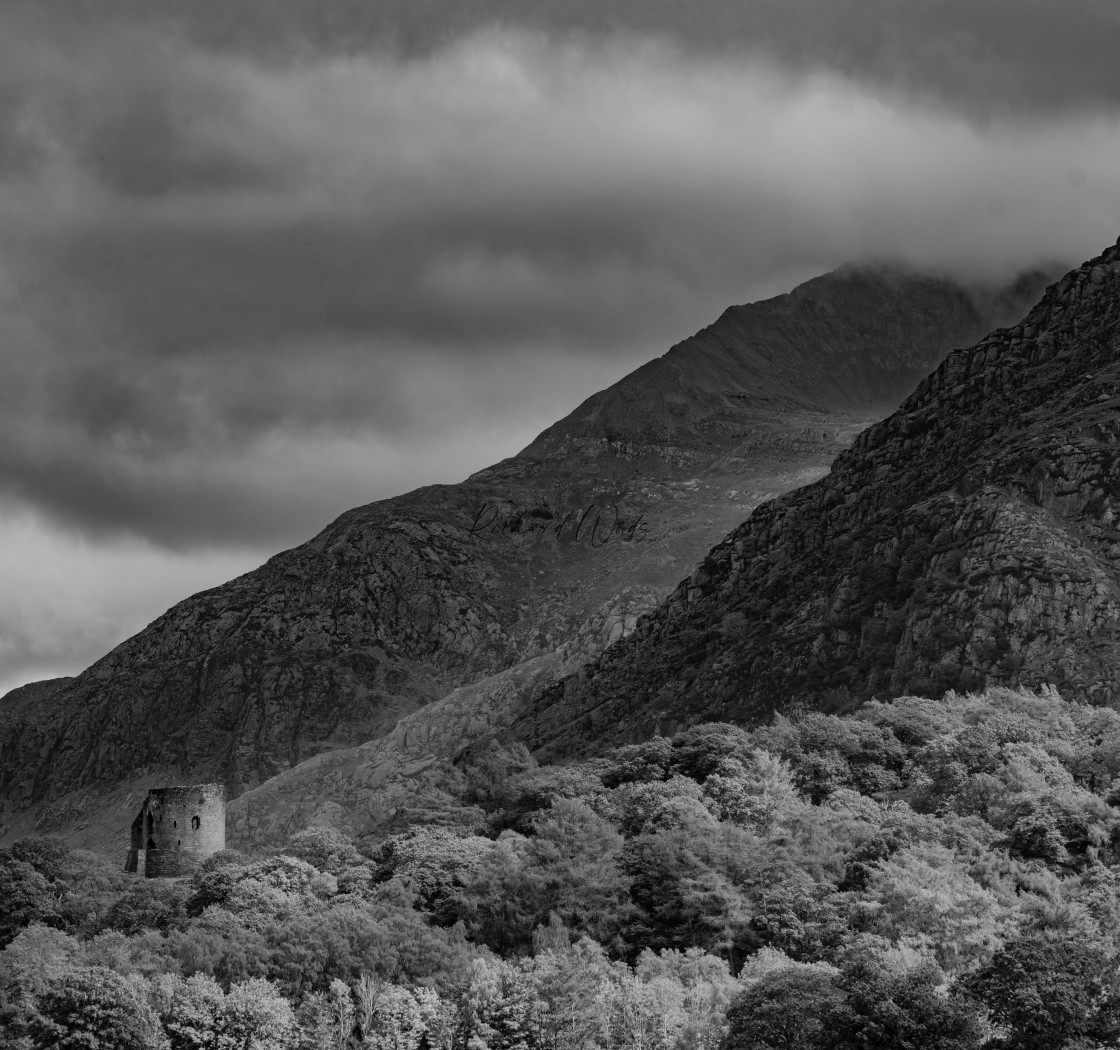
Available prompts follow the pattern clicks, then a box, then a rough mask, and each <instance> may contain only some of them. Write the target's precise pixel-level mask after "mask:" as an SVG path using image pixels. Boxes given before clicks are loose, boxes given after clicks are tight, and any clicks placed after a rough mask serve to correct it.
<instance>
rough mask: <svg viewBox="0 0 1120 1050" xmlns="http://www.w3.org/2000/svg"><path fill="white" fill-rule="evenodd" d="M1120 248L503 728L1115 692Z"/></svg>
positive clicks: (546, 736) (632, 733)
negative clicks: (928, 699) (910, 698)
mask: <svg viewBox="0 0 1120 1050" xmlns="http://www.w3.org/2000/svg"><path fill="white" fill-rule="evenodd" d="M1118 517H1120V247H1114V248H1110V249H1109V250H1108V251H1106V252H1105V253H1104V254H1103V255H1101V256H1100V257H1099V258H1096V259H1093V260H1092V261H1090V262H1088V263H1085V264H1084V265H1083V266H1081V267H1079V268H1078V269H1076V270H1074V271H1072V272H1071V273H1068V274H1067V275H1066V276H1065V277H1063V278H1062V279H1061V280H1060V281H1059V282H1058V283H1056V284H1054V285H1052V286H1051V287H1050V288H1049V289H1048V290H1047V292H1046V294H1045V295H1044V296H1043V298H1042V300H1041V301H1040V302H1039V303H1038V305H1037V306H1035V307H1034V309H1032V310H1031V311H1030V313H1029V314H1028V315H1027V317H1026V318H1025V319H1024V320H1023V321H1022V322H1021V323H1019V324H1016V325H1014V326H1013V327H1010V328H1003V329H999V330H997V331H995V332H993V333H992V334H990V335H989V336H987V337H986V338H984V339H982V340H981V341H980V342H978V343H977V344H976V345H974V346H971V347H969V348H967V349H961V350H957V351H955V352H953V353H952V354H950V355H949V356H948V358H947V359H946V360H945V361H944V362H943V363H942V364H941V365H940V367H938V368H937V370H936V371H935V372H934V373H933V374H932V375H930V376H929V377H928V378H927V379H925V380H923V382H922V383H921V384H920V385H919V386H918V388H917V390H916V391H915V392H914V393H913V394H912V395H911V396H910V397H909V398H908V399H907V400H906V401H905V402H904V403H903V405H902V406H901V407H900V408H899V409H898V411H897V412H895V413H894V414H892V415H891V416H890V417H888V418H887V419H885V420H883V421H882V422H880V423H878V424H876V425H875V426H872V427H871V428H869V429H868V430H866V431H865V432H864V433H863V434H861V435H860V436H859V438H858V439H857V440H856V441H855V443H854V445H853V447H852V448H851V449H850V450H848V451H846V452H844V453H843V454H842V455H841V456H839V457H838V458H837V460H836V462H835V463H834V465H833V467H832V470H831V472H830V473H829V474H828V475H827V476H826V477H824V478H822V479H821V480H820V481H818V482H816V483H814V484H812V485H809V486H807V487H805V488H802V489H799V490H797V491H795V492H791V493H788V494H786V495H784V496H782V497H779V498H778V499H775V500H773V501H771V502H768V503H766V504H764V505H763V506H760V507H759V508H757V509H756V510H755V511H754V513H753V514H752V515H751V516H750V518H749V519H748V520H747V521H746V522H744V523H743V524H742V525H741V526H740V527H739V528H737V529H736V530H735V531H733V532H732V533H731V534H730V535H729V536H728V537H727V538H726V539H725V540H724V541H723V542H722V543H720V544H718V545H717V546H715V547H714V548H713V549H712V550H711V552H710V553H709V555H708V556H707V557H706V558H705V559H704V561H703V562H702V564H700V565H699V566H698V567H697V568H696V569H695V571H694V572H693V573H692V575H691V576H690V577H689V578H688V579H686V580H683V581H682V582H681V583H680V584H679V585H678V586H677V588H676V589H675V591H674V592H673V594H672V595H671V596H670V598H669V599H668V600H667V601H666V602H665V603H664V604H663V605H662V606H661V607H660V608H659V609H658V610H657V611H656V612H655V613H653V614H652V615H650V616H649V617H647V618H644V619H643V620H641V621H640V622H639V624H638V626H637V629H636V630H635V631H634V632H633V634H632V635H631V636H630V637H629V638H627V639H626V640H624V641H620V642H619V643H618V644H616V645H614V646H612V647H611V648H609V649H608V650H607V651H606V652H605V653H603V654H602V656H601V657H599V658H598V659H597V660H596V661H595V662H594V663H593V664H591V665H590V666H588V667H586V668H584V669H583V670H581V671H580V673H579V674H578V675H576V676H573V677H569V678H568V679H566V680H565V681H563V682H561V683H558V684H557V685H555V686H553V687H551V688H550V689H548V690H546V691H545V692H544V693H543V695H541V696H540V697H538V698H537V700H536V702H535V703H534V705H533V707H532V710H531V711H529V712H527V713H526V714H525V715H524V716H523V717H522V718H521V719H520V720H519V721H518V722H517V723H516V724H515V725H514V726H513V728H512V730H511V734H512V735H513V736H516V737H518V738H519V739H524V740H525V741H526V742H527V743H529V744H530V745H531V746H533V747H534V748H536V749H538V750H540V751H542V752H543V753H545V754H553V755H555V754H563V753H571V752H584V751H588V750H595V749H598V748H600V747H604V746H607V745H609V744H612V743H617V742H619V741H622V740H627V739H638V738H642V737H647V736H649V735H651V734H653V733H655V732H663V733H669V732H672V731H673V730H674V729H676V728H679V727H681V726H683V725H687V724H690V723H693V722H697V721H709V720H726V721H732V722H752V721H757V720H759V719H761V718H764V717H765V716H767V715H768V714H769V713H770V712H772V711H775V710H778V711H782V710H789V709H791V708H796V707H799V706H803V705H807V706H812V707H823V708H826V709H833V710H842V709H847V708H850V707H853V706H854V705H856V704H857V703H858V702H859V701H862V700H865V699H868V698H870V697H873V696H878V697H880V698H887V697H893V696H898V695H903V694H920V695H926V696H939V695H941V693H943V692H944V691H946V690H948V689H958V690H971V689H977V688H980V687H981V686H984V685H985V684H989V685H990V684H1006V685H1027V686H1035V685H1041V684H1043V683H1049V684H1052V685H1054V686H1056V687H1057V688H1058V689H1059V690H1060V691H1061V693H1062V695H1063V696H1065V697H1067V698H1070V699H1074V698H1076V699H1083V700H1088V701H1092V702H1095V703H1102V704H1114V703H1116V702H1117V701H1118V700H1120V684H1118V683H1120V522H1118V520H1117V519H1118Z"/></svg>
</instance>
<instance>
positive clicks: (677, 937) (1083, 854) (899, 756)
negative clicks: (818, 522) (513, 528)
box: [0, 690, 1120, 1050]
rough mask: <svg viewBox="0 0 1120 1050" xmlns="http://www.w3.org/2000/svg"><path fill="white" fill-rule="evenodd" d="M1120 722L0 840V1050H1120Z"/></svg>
mask: <svg viewBox="0 0 1120 1050" xmlns="http://www.w3.org/2000/svg"><path fill="white" fill-rule="evenodd" d="M1114 803H1116V804H1118V805H1120V715H1118V714H1117V713H1115V712H1112V711H1108V710H1101V709H1096V708H1089V707H1083V706H1078V705H1074V704H1067V703H1064V702H1063V701H1062V700H1060V699H1059V698H1058V697H1057V695H1055V694H1053V693H1044V694H1042V695H1038V696H1036V695H1033V694H1025V693H1017V692H1012V691H1008V690H992V691H990V692H988V693H985V694H983V695H980V696H968V697H960V696H955V695H953V694H950V695H949V696H947V697H945V698H944V699H942V700H939V701H930V700H924V699H915V698H905V699H901V700H897V701H894V702H893V703H890V704H880V703H871V704H868V705H866V706H865V707H864V708H862V709H861V710H860V711H859V712H858V713H856V714H855V715H852V716H846V717H842V718H837V717H832V716H825V715H820V714H807V715H804V716H802V717H799V718H796V719H782V718H780V719H777V720H776V721H775V722H774V723H773V724H772V725H769V726H766V727H762V728H759V729H756V730H754V731H751V732H747V731H744V730H741V729H738V728H735V727H732V726H726V725H705V726H698V727H695V728H693V729H690V730H688V731H686V732H684V733H681V734H679V735H678V736H677V737H675V738H673V739H672V740H667V739H660V738H659V739H656V740H653V741H650V742H648V743H646V744H641V745H635V746H631V747H625V748H621V749H619V750H618V751H616V752H614V753H613V754H611V755H609V756H608V757H606V758H604V759H598V760H595V761H591V762H584V763H580V764H575V765H568V766H556V767H537V766H536V764H535V763H534V762H533V761H532V759H531V758H530V757H529V756H528V755H527V754H526V753H525V752H524V750H523V749H509V750H503V749H501V748H498V747H496V746H492V747H490V748H488V749H485V750H481V751H479V752H478V753H475V754H472V755H470V756H469V757H467V758H464V760H463V761H462V762H461V764H460V766H459V768H458V770H457V774H456V778H453V782H449V783H448V784H447V785H446V791H442V792H438V793H434V794H432V795H431V796H430V797H427V798H424V799H422V800H420V802H419V803H418V804H417V807H416V809H415V810H414V811H413V812H411V813H410V814H407V815H402V822H403V824H405V825H407V826H402V827H401V828H399V829H397V830H396V831H395V832H394V833H392V834H389V835H388V836H386V837H384V838H382V839H380V840H378V841H369V842H360V843H353V842H351V841H350V840H349V839H347V838H346V837H345V836H344V835H342V834H341V833H339V832H337V831H334V830H330V829H325V828H312V829H310V830H307V831H304V832H301V833H300V834H298V835H296V836H294V837H293V839H292V840H291V842H290V843H289V844H288V846H287V847H286V848H285V850H284V851H283V852H281V853H277V854H276V855H273V856H268V857H263V858H248V857H245V856H242V855H240V854H237V853H234V852H226V853H223V854H220V855H218V856H216V857H214V858H212V859H211V860H210V861H209V862H208V863H207V864H206V866H205V867H204V869H203V870H202V871H201V872H199V873H198V874H197V875H196V876H195V877H194V878H193V879H191V880H183V881H163V880H143V879H137V878H135V877H133V876H126V875H124V874H123V873H120V872H118V871H115V870H114V869H113V868H112V867H111V866H110V865H108V864H107V863H106V862H105V861H103V860H101V859H99V858H98V857H97V856H95V855H93V854H89V853H85V852H80V851H72V850H69V849H67V848H66V847H65V846H63V845H62V844H60V843H58V842H55V841H51V840H44V839H29V840H24V841H21V842H19V843H17V844H15V845H14V846H13V847H12V848H11V849H9V850H4V851H0V887H2V892H0V945H2V946H3V950H2V951H0V1026H2V1030H3V1033H4V1034H3V1036H2V1045H4V1046H6V1047H113V1048H116V1047H120V1048H134V1047H135V1048H141V1047H142V1048H156V1047H168V1048H173V1050H195V1048H199V1050H201V1048H223V1050H224V1048H229V1050H235V1048H236V1050H250V1048H261V1050H264V1048H269V1050H271V1048H296V1047H306V1048H313V1047H314V1048H321V1047H339V1048H341V1047H347V1046H351V1047H353V1046H370V1047H377V1048H379V1050H423V1048H430V1050H487V1048H490V1050H569V1048H572V1050H574V1048H597V1047H601V1048H604V1050H607V1048H611V1050H615V1048H619V1050H621V1048H626V1050H677V1048H679V1050H693V1048H695V1050H720V1048H724V1050H767V1048H774V1050H777V1048H799V1050H825V1048H828V1050H855V1048H864V1050H866V1048H883V1050H887V1048H906V1047H914V1048H919V1047H920V1048H926V1050H940V1048H944V1050H966V1048H978V1047H992V1048H995V1047H1003V1048H1016V1050H1018V1048H1035V1047H1037V1048H1047V1050H1059V1048H1063V1047H1065V1048H1077V1050H1089V1048H1094V1047H1104V1046H1120V976H1118V967H1117V956H1118V949H1120V809H1117V808H1114V805H1113V804H1114Z"/></svg>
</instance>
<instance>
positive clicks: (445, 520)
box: [0, 269, 1041, 833]
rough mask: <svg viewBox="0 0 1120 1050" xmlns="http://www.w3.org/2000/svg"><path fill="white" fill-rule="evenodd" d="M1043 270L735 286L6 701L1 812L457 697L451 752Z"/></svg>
mask: <svg viewBox="0 0 1120 1050" xmlns="http://www.w3.org/2000/svg"><path fill="white" fill-rule="evenodd" d="M1032 282H1033V285H1034V286H1036V287H1037V285H1039V284H1040V283H1041V278H1040V277H1039V276H1035V277H1033V278H1031V279H1028V280H1026V281H1024V282H1022V283H1021V284H1020V286H1019V287H1017V288H1015V289H1012V290H1010V291H1009V292H1006V293H1001V294H998V295H997V294H993V293H982V292H979V291H976V290H968V289H964V288H962V287H960V286H958V285H955V284H953V283H952V282H949V281H944V280H939V279H933V278H928V277H922V276H920V275H916V274H904V273H894V272H890V271H885V270H881V269H880V270H859V269H850V270H847V271H841V272H838V273H836V274H833V275H828V276H826V277H823V278H819V279H817V280H815V281H811V282H809V283H808V284H807V285H804V286H802V288H800V289H797V290H795V291H794V292H793V293H791V294H790V295H788V296H780V297H778V298H777V299H775V300H771V301H768V302H766V303H760V304H755V305H754V306H749V307H738V308H735V309H733V310H731V311H728V312H727V313H725V315H724V316H723V317H722V318H720V320H719V321H718V322H717V323H716V324H715V325H713V326H711V327H710V328H708V329H705V330H704V331H703V332H701V333H700V334H699V335H697V336H696V337H693V338H692V339H690V340H686V341H685V342H683V343H681V344H678V345H677V346H675V347H674V348H673V349H672V350H671V351H670V352H669V353H668V354H666V355H665V356H664V357H662V358H660V359H658V360H657V361H654V362H651V363H650V364H649V365H647V366H645V367H644V368H642V369H639V370H638V371H637V372H635V373H634V374H633V375H631V376H628V377H626V378H625V379H623V380H622V381H620V382H619V383H618V384H616V385H615V386H614V387H612V388H611V389H610V390H608V391H605V392H604V393H603V394H601V395H596V398H592V399H591V401H589V402H587V403H585V405H583V406H581V407H580V408H579V409H577V410H576V412H574V413H573V414H572V415H571V416H569V417H568V418H567V419H565V420H562V421H561V422H560V423H559V424H557V425H556V426H554V427H552V428H550V429H549V430H548V431H546V432H545V434H543V435H542V436H541V437H540V438H539V439H538V440H537V441H535V442H534V443H533V444H532V445H531V446H529V448H528V449H526V450H525V451H524V452H523V453H521V454H520V455H518V456H516V457H513V458H512V459H509V460H506V461H504V462H503V463H500V464H498V465H496V466H495V467H492V468H489V469H488V470H485V471H482V472H480V473H479V474H476V475H475V476H473V477H472V478H470V479H468V480H467V481H466V482H464V483H463V484H461V485H453V486H434V487H429V488H425V489H420V490H417V491H416V492H413V493H410V494H408V495H407V496H402V497H399V498H396V499H392V500H386V501H382V502H379V503H375V504H371V505H369V506H365V507H361V508H358V509H355V510H353V511H351V512H349V513H347V514H345V515H343V516H342V517H341V518H339V519H338V520H337V521H335V522H334V523H333V524H331V525H330V526H329V527H328V528H326V529H325V530H324V531H323V532H322V533H320V534H319V535H318V536H316V537H315V538H314V539H312V540H310V541H309V542H308V543H306V544H303V545H302V546H300V547H297V548H295V549H293V550H291V551H287V552H285V553H283V554H280V555H277V556H276V557H274V558H272V559H271V560H270V561H269V562H268V563H266V564H265V565H264V566H262V567H261V568H260V569H258V570H256V571H254V572H252V573H249V574H247V575H245V576H242V577H240V578H239V579H236V580H233V581H231V582H230V583H228V584H225V585H223V586H222V587H218V588H215V589H213V590H210V591H206V592H203V593H202V594H198V595H195V596H194V597H192V598H189V599H187V600H186V601H184V602H182V603H180V604H179V605H177V606H175V607H174V608H173V609H171V610H170V611H169V612H167V613H166V614H164V615H163V616H162V617H160V618H159V619H158V620H156V621H155V622H154V623H153V624H151V625H150V626H149V627H148V628H146V629H145V630H144V631H142V632H141V633H140V634H138V635H137V636H135V637H134V638H131V639H129V640H128V641H127V642H125V643H123V644H122V645H121V646H119V647H118V648H117V649H115V650H114V651H113V652H112V653H110V654H109V655H108V656H106V657H105V658H103V659H102V660H100V661H98V662H97V663H96V664H94V665H93V666H92V667H90V668H89V669H88V670H87V671H85V672H84V673H83V674H82V675H80V676H78V677H77V678H76V679H73V680H71V681H67V682H64V683H63V684H62V686H61V687H60V688H58V689H56V690H53V691H50V692H49V693H48V694H47V695H46V696H45V697H44V698H43V700H42V702H41V703H39V704H35V705H28V704H23V703H20V704H16V703H14V702H13V701H12V699H11V697H10V696H9V697H7V698H3V699H0V755H2V756H3V765H2V766H0V797H2V798H3V801H4V805H5V811H4V815H3V820H4V822H5V826H6V828H7V830H8V832H9V833H11V832H12V830H13V829H16V830H26V828H27V826H28V822H29V821H33V822H35V826H37V827H39V828H51V829H66V828H73V827H74V826H75V825H77V824H81V823H83V822H87V821H89V820H91V819H92V818H93V815H94V814H96V813H97V812H98V811H99V809H100V807H102V804H103V798H104V795H103V794H102V795H99V794H98V793H99V792H101V793H104V792H110V791H114V792H116V793H117V795H120V797H121V798H123V799H124V801H123V802H121V803H120V805H121V807H122V809H123V811H127V810H128V809H129V808H130V807H131V804H132V803H131V796H132V794H139V793H140V792H142V791H143V790H145V789H146V787H147V786H149V784H151V783H155V782H167V781H168V780H169V779H179V778H181V777H190V778H196V779H197V778H203V777H205V778H215V779H220V780H223V781H224V782H225V783H226V784H227V787H228V788H229V789H230V791H231V793H232V794H234V795H236V794H238V793H240V792H242V791H245V790H247V789H251V788H254V787H256V786H257V785H259V784H261V783H262V782H264V781H266V780H268V779H269V778H270V777H272V776H274V775H275V774H276V773H278V772H279V771H281V770H284V769H287V768H289V767H291V766H294V765H296V764H297V763H299V762H301V761H303V760H305V759H308V758H310V757H312V756H315V755H322V754H326V753H330V752H334V751H336V750H338V749H344V748H350V747H354V746H356V745H358V744H360V743H361V742H363V741H367V740H370V739H371V738H379V737H383V736H385V734H387V733H389V732H390V730H392V728H393V726H394V725H395V724H396V723H397V722H398V720H399V719H401V718H402V717H404V716H408V715H409V714H410V712H416V711H417V710H418V709H420V708H424V707H426V706H427V705H431V704H432V702H433V701H435V700H437V699H440V698H443V697H448V696H449V694H452V695H453V696H454V697H455V698H456V699H455V701H454V702H453V703H450V704H443V705H440V707H439V708H437V709H435V710H434V712H433V714H434V718H433V719H429V722H428V728H427V729H418V730H415V731H414V733H413V737H414V739H419V738H423V739H425V740H435V739H436V738H438V739H439V740H440V741H441V743H440V744H439V745H438V748H437V747H436V744H434V743H430V744H426V745H425V746H428V747H430V748H436V749H437V750H438V749H440V748H442V749H443V750H444V751H446V750H447V748H448V747H451V746H461V743H462V740H463V734H464V733H465V734H468V735H469V734H470V733H472V732H473V730H472V729H471V728H470V727H471V725H475V726H476V727H482V728H485V730H486V731H493V729H495V728H499V727H500V725H499V723H505V722H508V720H509V719H510V718H512V717H514V716H515V715H516V713H517V712H518V710H520V708H519V706H518V705H519V704H520V703H521V702H522V701H523V700H524V696H525V694H526V693H527V692H529V691H532V690H533V689H539V688H540V686H541V683H542V682H545V681H548V680H551V679H552V678H555V677H556V676H558V675H561V674H563V673H565V672H567V671H569V670H572V669H574V668H575V667H577V666H579V665H580V664H581V663H582V662H583V661H585V660H586V659H588V658H590V657H592V656H594V655H595V654H596V653H598V652H600V651H601V650H602V648H603V647H604V646H605V645H607V644H608V643H610V642H612V641H615V640H617V639H618V638H620V637H621V636H623V635H625V634H626V633H627V632H628V631H629V630H631V629H632V628H633V627H634V625H635V623H636V622H637V620H638V617H639V615H640V614H642V613H644V612H647V611H649V610H651V609H652V608H654V607H655V606H656V604H657V602H658V601H659V600H660V599H661V598H662V597H663V596H664V594H666V593H667V592H668V591H669V590H670V588H671V587H672V586H673V584H674V583H675V581H676V580H677V579H678V578H679V576H680V574H681V573H682V572H683V571H685V570H686V568H687V566H688V565H690V564H691V563H692V562H693V560H694V559H695V557H696V554H697V552H698V551H702V550H704V549H705V548H706V547H708V546H710V545H711V544H712V543H713V542H715V541H716V540H717V539H718V538H719V537H720V536H722V535H724V534H726V532H727V530H728V529H730V528H732V527H733V526H734V525H735V524H736V523H738V522H739V521H741V520H742V519H743V517H745V515H746V514H747V513H748V512H749V511H750V509H751V508H752V507H754V506H755V505H757V504H758V503H759V502H761V501H762V500H764V499H768V498H770V497H772V496H774V495H776V494H777V493H778V492H781V491H784V490H787V489H789V488H792V487H794V486H796V485H798V484H804V483H805V482H807V481H810V480H812V479H813V478H814V477H817V476H819V475H820V474H821V473H822V472H823V471H824V470H826V469H827V467H828V464H829V462H830V461H831V460H832V458H833V457H834V456H835V454H836V453H837V452H838V451H839V450H840V449H841V448H843V447H845V446H846V445H847V443H848V442H849V441H850V440H851V438H852V437H853V436H854V435H855V434H856V433H858V431H859V430H861V429H862V428H863V427H864V426H865V425H866V424H867V423H868V422H869V421H870V420H872V419H874V418H879V417H881V416H882V415H883V413H884V412H885V411H886V410H887V408H888V407H889V405H890V403H891V402H892V399H893V401H894V403H897V401H898V400H899V399H901V397H902V396H903V395H904V393H905V392H906V389H907V386H908V384H909V383H910V380H911V378H912V376H913V375H914V374H916V373H917V372H922V371H924V370H928V368H930V367H932V366H933V365H934V364H935V363H936V362H937V361H938V360H940V359H941V357H942V356H943V355H944V353H945V352H947V351H948V350H949V349H950V348H951V347H952V346H954V345H960V344H963V343H967V342H970V341H972V340H973V339H975V338H976V337H977V336H978V335H979V334H981V333H982V332H983V331H985V330H987V328H988V327H989V326H990V324H991V322H992V319H993V318H994V317H998V316H1001V315H1002V314H1003V313H1005V312H1008V311H1010V312H1014V311H1015V310H1016V309H1017V308H1018V307H1021V306H1023V305H1024V302H1023V300H1024V298H1025V297H1027V296H1030V295H1031V294H1032V292H1033V291H1034V287H1032ZM487 683H491V684H487ZM491 708H493V709H494V710H493V711H491V710H490V709H491ZM496 711H501V712H503V713H502V714H501V715H500V717H499V716H498V715H496V714H495V713H494V712H496ZM421 721H422V720H421ZM436 726H438V728H433V727H436ZM127 785H131V787H130V788H129V790H128V791H125V786H127ZM122 792H124V793H123V794H121V793H122ZM114 797H116V796H114Z"/></svg>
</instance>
